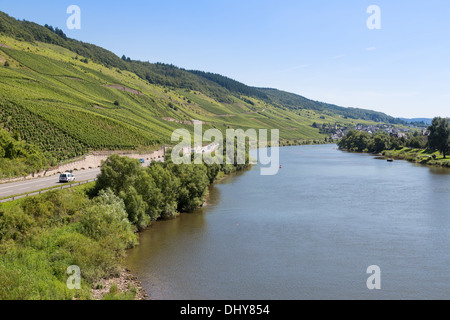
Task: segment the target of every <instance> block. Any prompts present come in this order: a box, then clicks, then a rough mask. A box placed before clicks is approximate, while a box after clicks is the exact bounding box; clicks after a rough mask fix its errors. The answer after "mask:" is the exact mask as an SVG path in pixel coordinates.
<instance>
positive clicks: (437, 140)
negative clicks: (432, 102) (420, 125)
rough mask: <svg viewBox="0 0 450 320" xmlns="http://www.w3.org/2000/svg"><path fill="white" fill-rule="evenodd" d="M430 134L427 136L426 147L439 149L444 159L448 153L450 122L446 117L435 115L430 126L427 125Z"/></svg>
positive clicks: (449, 146) (449, 149) (449, 151)
mask: <svg viewBox="0 0 450 320" xmlns="http://www.w3.org/2000/svg"><path fill="white" fill-rule="evenodd" d="M428 130H429V131H430V135H429V137H428V148H429V149H431V150H439V151H440V152H441V153H442V154H443V155H444V159H446V158H447V154H449V153H450V124H449V119H448V118H441V117H436V118H434V119H433V122H432V124H431V126H430V127H428Z"/></svg>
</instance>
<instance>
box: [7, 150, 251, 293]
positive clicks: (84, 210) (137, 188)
mask: <svg viewBox="0 0 450 320" xmlns="http://www.w3.org/2000/svg"><path fill="white" fill-rule="evenodd" d="M248 160H249V158H248V154H247V157H246V163H245V164H242V165H238V164H236V165H231V164H228V165H225V164H224V165H219V164H212V165H206V164H199V165H194V164H191V165H188V164H180V165H175V164H174V163H172V162H171V161H170V160H169V159H167V160H166V161H165V162H164V163H159V162H153V163H152V165H151V166H150V167H147V168H144V167H143V166H142V165H141V163H140V161H139V160H136V159H130V158H127V157H120V156H118V155H112V156H110V157H109V158H108V159H107V161H105V162H104V164H103V166H102V168H101V173H100V175H99V176H98V180H97V182H96V183H91V184H88V185H85V186H81V187H77V188H74V189H72V190H58V191H50V192H48V193H45V194H43V195H39V196H34V197H29V198H24V199H20V200H17V201H13V202H9V203H5V204H1V205H0V300H6V299H13V300H31V299H33V300H34V299H39V300H40V299H52V300H53V299H56V300H62V299H92V293H91V290H92V289H93V288H96V286H99V282H100V281H101V280H102V279H105V278H110V277H115V276H118V275H120V273H121V272H122V271H123V268H122V260H123V258H124V257H125V254H126V250H127V249H128V248H131V247H133V246H135V245H136V244H137V243H138V237H137V232H138V231H140V230H142V229H145V228H147V227H148V226H149V225H150V224H151V223H152V222H154V221H156V220H159V219H166V218H173V217H176V216H177V215H178V214H179V213H180V212H191V211H193V210H194V209H196V208H198V207H200V206H202V205H203V203H204V202H205V200H206V197H207V195H208V187H209V186H210V185H211V184H212V183H213V182H214V181H215V180H216V179H217V178H220V177H222V176H223V175H225V174H229V173H231V172H233V171H239V170H243V169H245V168H246V167H248V166H249V161H248ZM73 265H75V266H78V267H80V270H81V280H82V281H81V289H80V290H69V289H68V287H67V285H66V283H67V280H68V277H69V275H68V274H67V273H66V271H67V268H68V267H69V266H73ZM113 291H114V290H113ZM136 293H137V290H136V288H134V287H131V288H129V291H127V292H124V293H123V294H117V293H116V292H110V293H109V294H107V295H106V296H104V298H105V299H112V298H117V299H133V298H134V296H135V295H136Z"/></svg>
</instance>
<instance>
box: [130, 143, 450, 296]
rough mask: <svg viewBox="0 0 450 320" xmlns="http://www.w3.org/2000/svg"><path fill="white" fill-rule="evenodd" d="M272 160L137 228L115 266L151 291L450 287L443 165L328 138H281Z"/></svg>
mask: <svg viewBox="0 0 450 320" xmlns="http://www.w3.org/2000/svg"><path fill="white" fill-rule="evenodd" d="M280 161H281V164H282V165H283V168H282V169H281V170H280V171H279V173H278V174H277V175H275V176H261V175H260V170H259V169H260V168H259V166H258V165H256V166H254V167H253V168H252V169H250V170H248V171H246V172H243V173H239V174H236V175H233V176H231V177H228V178H226V179H224V180H223V181H221V182H219V183H217V184H215V185H214V186H212V187H211V189H210V198H209V200H208V205H207V206H206V207H205V208H202V209H199V210H197V211H196V212H195V213H193V214H183V215H181V216H180V217H179V218H177V219H174V220H170V221H162V222H158V223H156V224H154V225H153V226H152V227H151V229H149V230H147V231H145V232H143V233H142V234H141V235H140V245H139V246H137V247H136V248H134V249H132V250H130V251H129V254H128V257H127V260H126V266H127V267H128V268H129V269H130V270H131V271H132V272H133V273H134V274H135V275H136V276H138V278H139V279H140V280H141V282H142V284H143V287H144V289H146V291H147V292H148V293H149V295H150V298H151V299H158V300H166V299H167V300H173V299H181V300H245V299H249V300H304V299H338V300H341V299H450V210H449V208H450V170H449V169H439V168H431V167H424V166H419V165H416V164H413V163H409V162H406V161H395V162H393V163H389V162H387V161H385V160H378V159H375V157H374V156H371V155H367V154H354V153H347V152H342V151H340V150H337V147H336V146H335V145H320V146H297V147H286V148H280ZM372 265H376V266H379V268H380V270H381V275H380V278H379V279H380V280H381V289H380V290H369V289H368V287H367V284H366V281H367V279H368V278H369V276H371V275H370V274H368V273H367V268H368V267H369V266H372Z"/></svg>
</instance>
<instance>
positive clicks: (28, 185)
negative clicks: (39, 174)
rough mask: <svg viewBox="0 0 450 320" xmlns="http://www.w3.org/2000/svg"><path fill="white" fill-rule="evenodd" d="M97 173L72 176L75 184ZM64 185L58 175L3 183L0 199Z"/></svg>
mask: <svg viewBox="0 0 450 320" xmlns="http://www.w3.org/2000/svg"><path fill="white" fill-rule="evenodd" d="M157 161H160V162H163V161H164V160H162V159H160V160H157ZM150 163H151V161H145V163H143V166H144V167H146V166H149V165H150ZM99 173H100V168H95V169H88V170H82V171H74V172H73V175H74V176H75V182H78V181H86V180H91V179H95V178H96V177H97V175H98V174H99ZM65 185H67V184H65V183H59V175H54V176H51V177H43V178H35V179H31V180H26V181H18V182H9V183H4V184H0V199H2V198H6V197H11V196H16V195H21V194H25V193H33V192H35V191H38V190H42V189H46V188H51V187H57V186H65ZM0 202H4V201H0Z"/></svg>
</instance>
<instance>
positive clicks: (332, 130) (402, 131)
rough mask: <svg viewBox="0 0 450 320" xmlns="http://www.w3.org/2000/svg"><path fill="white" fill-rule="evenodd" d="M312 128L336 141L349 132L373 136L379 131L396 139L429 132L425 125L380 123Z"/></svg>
mask: <svg viewBox="0 0 450 320" xmlns="http://www.w3.org/2000/svg"><path fill="white" fill-rule="evenodd" d="M313 127H314V128H318V129H320V131H321V133H324V134H330V135H331V139H333V140H338V139H341V138H343V137H344V136H345V135H346V134H347V133H348V132H349V131H350V130H356V131H364V132H367V133H369V134H374V133H376V132H379V131H383V132H386V133H388V134H389V135H390V136H394V137H397V138H405V139H408V133H412V132H414V131H419V132H421V133H422V135H423V136H428V135H429V134H430V131H429V130H428V126H426V125H413V124H410V125H408V126H407V127H406V126H404V127H398V126H395V125H392V124H386V123H380V124H376V125H367V124H357V125H356V126H354V127H348V126H343V125H341V124H335V125H326V124H323V125H322V124H317V123H314V124H313Z"/></svg>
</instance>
